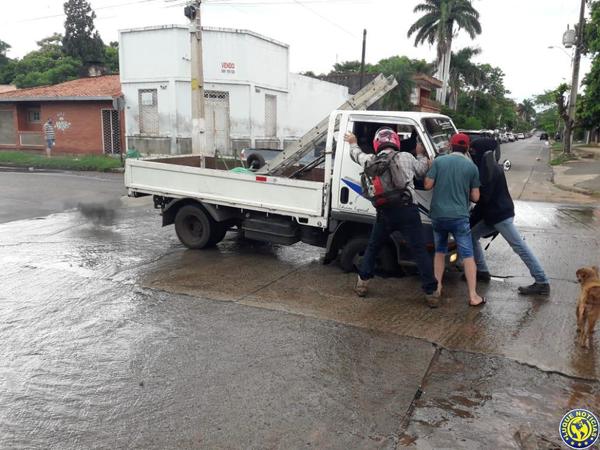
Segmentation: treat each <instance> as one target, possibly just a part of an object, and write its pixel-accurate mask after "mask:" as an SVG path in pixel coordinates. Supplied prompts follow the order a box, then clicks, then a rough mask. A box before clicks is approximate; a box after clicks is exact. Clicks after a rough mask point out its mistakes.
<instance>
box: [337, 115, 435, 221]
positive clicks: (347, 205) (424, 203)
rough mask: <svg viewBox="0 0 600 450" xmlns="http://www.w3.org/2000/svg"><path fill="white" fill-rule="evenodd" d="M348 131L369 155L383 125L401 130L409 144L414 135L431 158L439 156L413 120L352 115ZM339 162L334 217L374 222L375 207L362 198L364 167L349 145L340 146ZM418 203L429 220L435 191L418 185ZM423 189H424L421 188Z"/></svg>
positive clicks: (338, 150) (344, 124)
mask: <svg viewBox="0 0 600 450" xmlns="http://www.w3.org/2000/svg"><path fill="white" fill-rule="evenodd" d="M341 126H345V127H346V128H345V130H346V131H349V132H353V133H354V134H355V135H356V136H357V138H358V143H359V146H360V147H361V149H362V150H363V151H364V152H365V153H372V152H373V148H372V142H373V136H374V135H375V132H376V131H377V130H378V129H379V128H380V127H382V126H390V127H391V128H393V129H395V130H396V131H398V133H399V134H400V136H401V139H402V138H403V139H404V140H405V141H406V140H408V139H409V138H410V136H415V134H416V141H417V143H418V145H423V146H424V147H425V149H426V151H427V154H428V155H429V157H430V158H432V157H434V155H435V153H434V152H433V149H432V147H431V144H430V142H429V139H428V138H427V136H426V135H425V133H424V131H423V129H422V128H421V126H420V124H419V123H418V122H416V121H415V120H413V119H411V118H406V117H401V116H399V117H394V116H393V115H392V114H391V115H390V116H382V115H369V114H364V113H363V114H351V115H349V116H348V120H347V121H346V122H345V123H343V122H342V124H341ZM336 159H339V160H340V162H339V163H337V162H336V166H335V168H336V171H335V173H334V176H333V181H334V182H333V183H332V208H331V210H332V216H333V217H334V218H338V219H343V220H355V221H359V222H371V221H372V220H373V217H374V216H375V208H373V206H372V205H371V202H369V201H368V200H367V199H365V198H364V197H363V196H362V186H361V182H360V179H361V173H362V167H360V166H359V165H358V164H357V163H355V162H354V161H352V159H351V158H350V146H349V144H347V143H346V142H340V143H338V147H337V155H336ZM415 187H416V201H417V202H418V203H419V209H420V210H421V214H422V219H423V220H426V221H429V218H428V213H429V205H430V203H431V192H429V191H425V190H424V189H423V184H422V183H420V184H418V183H417V184H416V186H415ZM419 187H420V189H419Z"/></svg>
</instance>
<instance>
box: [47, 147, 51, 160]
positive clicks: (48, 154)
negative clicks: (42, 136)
mask: <svg viewBox="0 0 600 450" xmlns="http://www.w3.org/2000/svg"><path fill="white" fill-rule="evenodd" d="M51 152H52V150H51V149H50V147H46V158H50V153H51Z"/></svg>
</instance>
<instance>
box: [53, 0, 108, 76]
mask: <svg viewBox="0 0 600 450" xmlns="http://www.w3.org/2000/svg"><path fill="white" fill-rule="evenodd" d="M64 10H65V14H66V16H67V18H66V20H65V36H64V38H63V49H64V52H65V54H66V55H67V56H70V57H72V58H75V59H78V60H80V61H82V62H83V63H84V64H89V63H100V62H103V61H104V60H105V48H104V43H103V42H102V38H101V37H100V34H99V33H98V31H97V30H96V29H95V26H94V19H95V18H96V13H95V12H94V11H93V10H92V7H91V6H90V4H89V3H88V2H87V1H86V0H68V1H67V2H66V3H65V4H64Z"/></svg>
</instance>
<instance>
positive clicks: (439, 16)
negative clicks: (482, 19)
mask: <svg viewBox="0 0 600 450" xmlns="http://www.w3.org/2000/svg"><path fill="white" fill-rule="evenodd" d="M414 12H415V13H424V14H423V15H422V16H421V17H420V18H419V19H418V20H417V21H416V22H415V23H413V24H412V25H411V27H410V28H409V30H408V37H411V36H412V35H413V34H415V33H416V36H415V46H417V45H419V44H423V43H425V42H427V43H429V44H430V45H434V44H435V45H436V47H437V67H438V76H439V78H441V80H442V82H443V83H444V85H443V87H442V89H441V92H440V95H439V96H438V101H440V102H441V103H443V104H445V103H446V96H447V91H448V83H449V78H450V60H451V57H452V40H453V39H454V37H455V36H456V34H457V33H458V31H459V30H461V29H462V30H465V31H466V32H467V34H468V35H469V36H470V37H471V39H475V37H476V36H477V35H479V34H481V24H480V23H479V12H477V10H476V9H475V8H474V7H473V5H472V4H471V1H470V0H425V1H424V3H420V4H418V5H417V6H415V8H414Z"/></svg>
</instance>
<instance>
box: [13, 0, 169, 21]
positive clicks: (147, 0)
mask: <svg viewBox="0 0 600 450" xmlns="http://www.w3.org/2000/svg"><path fill="white" fill-rule="evenodd" d="M158 1H161V0H135V1H130V2H126V3H119V4H116V5H105V6H98V7H97V8H93V10H94V11H99V10H104V9H113V8H121V7H123V6H131V5H139V4H141V3H153V2H158ZM64 16H65V13H64V12H63V13H60V14H52V15H48V16H39V17H30V18H29V19H23V20H16V21H11V22H3V23H4V24H8V23H25V22H36V21H38V20H45V19H56V18H57V17H64Z"/></svg>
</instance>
